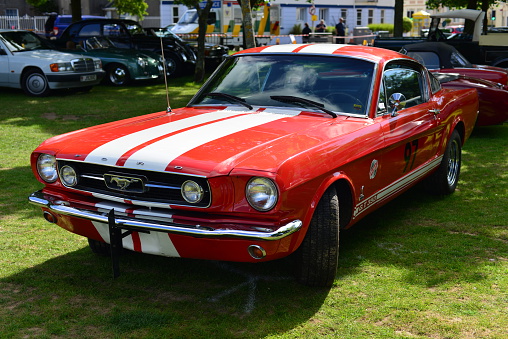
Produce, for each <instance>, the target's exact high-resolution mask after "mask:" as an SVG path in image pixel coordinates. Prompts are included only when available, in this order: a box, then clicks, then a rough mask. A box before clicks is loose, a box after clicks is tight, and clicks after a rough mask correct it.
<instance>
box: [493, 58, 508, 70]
mask: <svg viewBox="0 0 508 339" xmlns="http://www.w3.org/2000/svg"><path fill="white" fill-rule="evenodd" d="M492 66H495V67H501V68H508V58H506V57H501V58H498V59H496V60H494V61H493V62H492Z"/></svg>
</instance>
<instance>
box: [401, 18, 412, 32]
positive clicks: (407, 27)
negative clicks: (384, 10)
mask: <svg viewBox="0 0 508 339" xmlns="http://www.w3.org/2000/svg"><path fill="white" fill-rule="evenodd" d="M412 28H413V21H412V20H411V19H409V18H408V17H407V16H405V17H404V18H402V30H403V31H404V33H407V32H411V29H412Z"/></svg>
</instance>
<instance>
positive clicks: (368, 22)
mask: <svg viewBox="0 0 508 339" xmlns="http://www.w3.org/2000/svg"><path fill="white" fill-rule="evenodd" d="M368 13H369V16H368V17H367V25H370V24H371V23H373V22H374V10H373V9H369V12H368Z"/></svg>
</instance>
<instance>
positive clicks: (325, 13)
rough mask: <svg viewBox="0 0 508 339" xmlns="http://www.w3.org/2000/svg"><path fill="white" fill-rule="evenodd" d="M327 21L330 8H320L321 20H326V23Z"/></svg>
mask: <svg viewBox="0 0 508 339" xmlns="http://www.w3.org/2000/svg"><path fill="white" fill-rule="evenodd" d="M327 19H328V8H320V9H319V20H324V21H325V23H326V20H327Z"/></svg>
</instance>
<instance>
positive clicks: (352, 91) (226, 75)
mask: <svg viewBox="0 0 508 339" xmlns="http://www.w3.org/2000/svg"><path fill="white" fill-rule="evenodd" d="M374 66H375V64H374V63H371V62H368V61H365V60H358V59H353V58H346V57H337V56H333V57H326V56H316V55H298V54H291V55H288V54H284V55H245V56H239V57H235V58H231V59H229V60H227V61H226V62H225V63H224V64H223V65H222V67H221V68H220V70H219V71H218V72H216V73H215V74H214V76H213V78H212V79H211V80H210V81H209V82H208V83H207V84H206V85H205V86H204V87H203V89H202V90H201V91H200V92H199V94H198V95H197V96H196V97H195V98H194V99H193V100H192V101H191V103H190V105H197V104H201V105H224V104H228V103H234V104H235V102H233V100H231V99H227V98H226V97H225V96H224V95H218V94H217V93H220V94H227V95H229V96H234V97H236V104H237V103H238V102H239V100H241V101H242V102H243V103H242V104H243V105H245V104H247V105H251V106H277V107H296V106H299V107H305V108H307V109H311V110H318V111H319V109H318V108H316V107H318V105H316V104H319V107H322V108H324V109H325V110H329V111H333V112H337V113H348V114H354V115H366V114H367V104H368V100H369V98H370V93H371V88H372V78H373V72H374ZM210 93H212V95H210ZM302 99H303V100H302ZM309 101H312V102H313V103H309Z"/></svg>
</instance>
